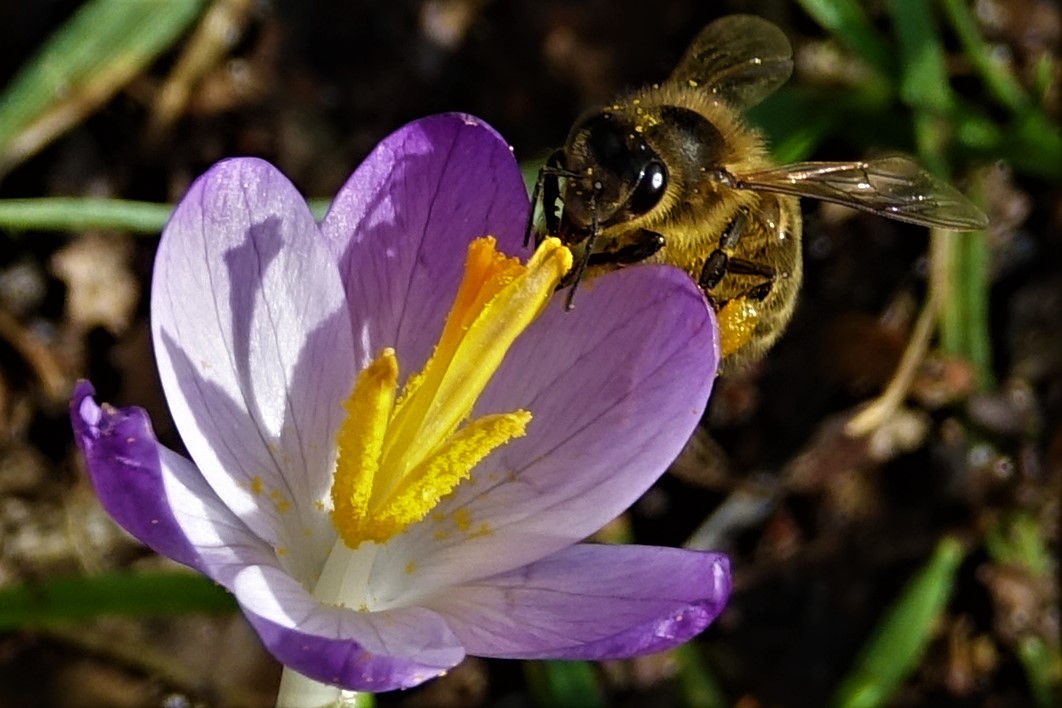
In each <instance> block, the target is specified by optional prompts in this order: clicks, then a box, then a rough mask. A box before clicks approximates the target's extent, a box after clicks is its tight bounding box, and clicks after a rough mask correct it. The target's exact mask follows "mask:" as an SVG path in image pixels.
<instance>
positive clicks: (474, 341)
mask: <svg viewBox="0 0 1062 708" xmlns="http://www.w3.org/2000/svg"><path fill="white" fill-rule="evenodd" d="M571 264H572V256H571V252H570V251H568V249H567V248H565V247H564V246H563V245H562V244H561V243H560V241H559V240H557V239H553V238H551V239H546V240H545V241H544V242H543V243H542V244H541V245H540V246H539V248H538V250H536V251H535V253H534V255H532V256H531V258H530V260H529V261H528V263H527V265H523V264H521V263H520V262H519V261H518V260H516V259H515V258H509V257H506V256H504V255H502V254H500V253H498V252H497V251H496V250H495V248H494V239H492V238H489V237H487V238H481V239H477V240H475V241H473V242H472V243H471V244H470V245H469V249H468V257H467V259H466V262H465V272H464V278H463V279H462V281H461V284H460V286H459V287H458V291H457V295H456V297H455V298H454V304H453V307H452V308H451V310H450V313H449V315H448V316H447V318H446V323H445V324H444V326H443V331H442V334H441V335H440V337H439V342H438V344H437V345H436V346H435V351H434V352H433V353H432V355H431V357H430V358H429V359H428V363H427V364H426V365H425V366H424V369H423V370H422V371H420V372H419V373H416V374H413V375H411V376H409V378H408V380H407V381H406V384H405V387H404V388H403V390H402V391H401V392H399V391H398V386H397V382H398V357H397V354H396V353H395V351H394V350H393V349H385V350H384V351H383V352H382V353H381V354H380V355H379V356H378V357H377V358H376V359H374V360H373V361H371V362H370V363H369V364H368V365H367V366H366V367H365V368H364V369H363V370H362V371H361V373H359V374H358V376H357V379H356V380H355V382H354V388H353V391H352V392H351V394H350V397H349V398H348V399H347V401H346V403H345V404H344V410H345V411H346V414H347V416H346V418H345V420H344V421H343V423H342V424H341V426H340V428H339V431H338V433H337V436H336V438H337V444H338V450H339V454H338V456H337V461H336V469H335V473H334V476H333V480H332V489H331V498H332V512H331V519H332V524H333V525H334V526H335V528H336V530H337V532H338V534H339V536H340V538H342V539H343V542H344V543H345V544H346V545H347V546H348V547H350V548H357V547H358V545H359V544H361V543H363V542H364V541H374V542H376V543H384V542H386V541H387V540H388V539H390V538H391V537H393V536H394V535H396V534H398V533H401V532H402V531H403V530H404V529H405V528H406V527H407V526H409V525H410V524H414V523H417V522H419V521H421V520H423V519H424V518H425V517H427V516H428V514H429V513H431V511H432V509H434V508H435V506H436V505H437V504H438V503H439V501H440V500H441V499H442V498H444V497H445V496H447V495H448V494H450V493H451V492H452V491H453V490H454V489H455V488H456V487H457V486H458V485H459V484H461V483H462V482H463V481H464V480H467V479H469V478H470V476H471V474H472V470H473V468H475V466H476V465H477V464H479V462H480V461H482V460H483V458H485V457H486V456H487V455H488V454H490V452H491V451H493V450H494V449H496V448H498V447H500V446H501V445H504V444H506V443H507V442H509V441H510V440H512V439H514V438H518V437H521V436H523V435H524V434H525V432H526V430H527V425H528V423H530V421H531V413H530V412H528V411H525V410H515V411H510V412H507V413H495V414H492V415H484V416H482V417H479V418H476V419H472V420H469V417H470V415H471V413H472V408H473V406H474V405H475V403H476V401H477V400H478V398H479V396H480V394H481V393H482V392H483V390H484V389H485V388H486V386H487V384H488V383H489V382H490V380H491V378H492V377H493V375H494V372H495V371H497V369H498V367H499V366H500V365H501V363H502V361H503V359H504V357H505V355H506V353H507V352H508V350H509V348H510V347H511V346H512V343H513V342H514V341H515V339H516V337H517V336H519V335H520V333H521V332H523V331H524V330H525V329H526V328H527V326H528V325H530V324H531V322H532V321H534V319H535V318H536V317H537V316H538V315H539V313H541V311H542V309H543V308H544V307H545V306H546V304H547V303H548V302H549V299H550V296H551V295H552V293H553V291H554V289H555V288H556V287H557V285H558V284H559V283H560V281H561V279H562V278H563V277H564V275H565V274H566V273H567V272H568V270H569V269H570V268H571ZM455 521H456V519H455ZM464 523H465V529H467V527H468V523H469V522H468V520H467V514H466V519H465V522H464ZM458 525H459V526H460V523H458Z"/></svg>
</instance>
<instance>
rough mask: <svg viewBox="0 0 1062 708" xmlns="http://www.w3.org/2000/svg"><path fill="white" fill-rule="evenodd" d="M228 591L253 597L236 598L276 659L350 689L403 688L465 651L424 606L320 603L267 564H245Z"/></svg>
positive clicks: (445, 666)
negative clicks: (362, 608)
mask: <svg viewBox="0 0 1062 708" xmlns="http://www.w3.org/2000/svg"><path fill="white" fill-rule="evenodd" d="M266 594H268V596H269V597H268V598H267V597H266ZM236 595H237V598H238V599H240V601H241V604H243V601H244V598H249V597H254V598H255V600H256V601H255V605H254V606H247V605H246V604H245V605H244V613H245V614H246V615H247V619H248V620H249V621H250V622H251V624H252V625H253V626H254V628H255V630H256V631H257V632H258V635H259V637H260V638H261V639H262V642H263V643H264V644H265V646H266V648H267V649H268V650H269V652H270V653H271V654H273V656H275V657H276V658H277V659H278V660H280V662H281V663H283V664H284V665H285V666H290V667H291V668H293V669H295V670H296V671H298V672H299V673H301V674H303V675H305V676H309V677H310V678H313V679H316V680H318V681H322V682H325V683H330V684H334V685H338V686H342V687H343V688H347V689H350V690H356V691H390V690H393V689H397V688H409V687H410V686H415V685H417V684H419V683H422V682H424V681H426V680H428V679H430V678H434V677H435V676H438V675H439V674H441V673H443V672H445V671H446V670H447V669H450V668H452V667H454V666H456V665H457V664H458V663H459V662H460V661H461V660H462V659H463V658H464V656H465V651H464V649H463V648H462V647H461V644H460V642H458V640H457V638H456V637H455V636H454V634H453V632H452V631H451V630H450V627H449V625H448V624H447V622H446V621H445V619H443V618H442V617H440V616H439V615H438V614H437V613H435V612H433V611H431V610H427V609H424V608H419V607H407V608H398V609H395V610H386V611H382V612H358V611H356V610H352V609H346V608H341V607H332V606H324V605H321V604H320V603H318V602H317V601H316V600H314V599H313V598H312V597H311V596H310V595H309V594H308V593H306V592H305V591H304V590H303V589H302V587H301V586H299V585H298V584H296V583H295V582H294V581H292V579H291V578H290V577H288V576H286V575H284V574H282V573H280V572H279V571H277V570H276V569H275V568H263V567H260V568H250V569H247V572H246V573H245V574H244V576H243V577H241V578H239V579H238V581H237V591H236ZM256 596H257V597H256ZM263 611H264V612H263ZM260 613H262V614H260Z"/></svg>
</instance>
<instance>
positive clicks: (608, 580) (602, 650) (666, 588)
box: [426, 544, 730, 660]
mask: <svg viewBox="0 0 1062 708" xmlns="http://www.w3.org/2000/svg"><path fill="white" fill-rule="evenodd" d="M729 595H730V565H729V562H728V561H727V559H726V556H724V555H721V554H719V553H705V552H700V551H687V550H682V549H678V548H656V547H651V546H597V545H585V544H584V545H578V546H572V547H570V548H568V549H566V550H564V551H561V552H559V553H557V554H554V555H552V556H550V557H548V558H546V559H544V560H542V561H539V562H538V563H534V564H532V565H529V566H525V567H523V568H518V569H517V570H514V571H511V572H509V573H505V574H503V575H498V576H494V577H492V578H487V579H485V580H482V581H480V582H477V583H472V584H468V585H464V586H460V587H457V588H452V589H451V590H449V591H447V592H445V593H440V594H439V596H438V597H437V598H433V599H431V600H429V601H428V602H427V603H426V604H427V605H428V606H430V607H432V608H433V609H436V610H438V611H439V612H440V613H441V614H443V615H444V616H445V617H446V618H447V620H448V621H449V622H450V625H451V626H452V627H453V629H454V632H455V633H456V634H457V636H458V637H460V638H461V641H462V643H463V644H464V645H465V648H466V650H467V651H468V653H469V654H471V655H474V656H492V657H505V658H522V659H545V658H553V659H595V660H598V659H620V658H625V657H630V656H636V655H639V654H645V653H649V652H654V651H660V650H663V649H667V648H669V647H673V646H675V645H677V644H681V643H682V642H685V641H687V640H688V639H690V638H691V637H693V636H694V635H696V634H698V633H699V632H701V631H702V630H703V629H704V628H705V627H707V626H708V625H709V624H711V622H712V621H713V620H714V619H715V618H716V617H717V616H718V615H719V613H720V612H721V611H722V610H723V607H724V606H725V605H726V601H727V598H728V597H729Z"/></svg>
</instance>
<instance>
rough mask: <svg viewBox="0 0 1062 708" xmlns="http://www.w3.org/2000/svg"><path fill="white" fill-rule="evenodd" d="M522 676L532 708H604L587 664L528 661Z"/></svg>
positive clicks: (602, 700)
mask: <svg viewBox="0 0 1062 708" xmlns="http://www.w3.org/2000/svg"><path fill="white" fill-rule="evenodd" d="M524 673H525V676H526V677H527V682H528V688H529V689H530V691H531V695H532V696H534V700H535V705H538V706H543V707H544V708H563V707H565V706H580V707H581V708H602V707H603V706H604V705H605V699H604V697H603V696H602V694H601V691H600V689H599V688H598V685H597V675H596V673H595V671H594V666H593V664H591V663H590V662H586V661H528V662H524Z"/></svg>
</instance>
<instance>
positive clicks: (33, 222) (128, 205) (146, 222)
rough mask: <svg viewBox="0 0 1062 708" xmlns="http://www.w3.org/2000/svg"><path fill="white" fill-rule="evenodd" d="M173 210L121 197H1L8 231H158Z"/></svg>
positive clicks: (1, 217)
mask: <svg viewBox="0 0 1062 708" xmlns="http://www.w3.org/2000/svg"><path fill="white" fill-rule="evenodd" d="M172 212H173V205H172V204H156V203H153V202H135V201H126V200H122V199H94V198H80V197H51V198H44V199H0V229H6V230H9V231H81V230H84V229H116V230H119V231H128V232H131V233H145V234H157V233H158V232H159V231H161V230H162V227H163V226H165V225H166V220H167V219H169V218H170V214H171V213H172Z"/></svg>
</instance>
